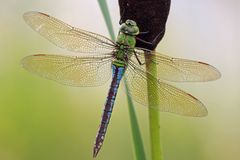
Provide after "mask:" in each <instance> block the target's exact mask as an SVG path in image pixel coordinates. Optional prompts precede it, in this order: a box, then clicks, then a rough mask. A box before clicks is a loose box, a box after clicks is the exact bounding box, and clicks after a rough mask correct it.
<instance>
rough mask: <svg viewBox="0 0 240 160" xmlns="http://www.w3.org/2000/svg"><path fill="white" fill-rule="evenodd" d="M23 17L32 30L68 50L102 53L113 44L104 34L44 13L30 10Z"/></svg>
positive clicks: (109, 50)
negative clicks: (69, 23)
mask: <svg viewBox="0 0 240 160" xmlns="http://www.w3.org/2000/svg"><path fill="white" fill-rule="evenodd" d="M23 18H24V20H25V21H26V23H27V24H28V25H29V26H30V27H31V28H32V29H33V30H35V31H36V32H38V33H39V34H41V35H42V36H43V37H45V38H46V39H48V40H49V41H50V42H52V43H53V44H55V45H57V46H59V47H61V48H64V49H67V50H69V51H74V52H80V53H97V54H104V53H109V52H112V50H113V49H114V46H115V44H114V42H113V41H111V40H110V39H108V38H106V37H104V36H101V35H98V34H95V33H92V32H88V31H84V30H81V29H78V28H74V27H72V26H70V25H68V24H66V23H64V22H62V21H60V20H58V19H56V18H54V17H51V16H49V15H47V14H44V13H40V12H33V11H31V12H27V13H25V14H24V15H23Z"/></svg>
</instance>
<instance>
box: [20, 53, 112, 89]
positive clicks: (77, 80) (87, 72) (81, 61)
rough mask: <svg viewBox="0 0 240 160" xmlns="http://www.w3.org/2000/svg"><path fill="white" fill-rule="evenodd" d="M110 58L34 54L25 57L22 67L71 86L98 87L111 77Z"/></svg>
mask: <svg viewBox="0 0 240 160" xmlns="http://www.w3.org/2000/svg"><path fill="white" fill-rule="evenodd" d="M111 62H112V57H110V56H99V57H96V56H95V57H94V56H92V57H78V56H62V55H46V54H36V55H31V56H27V57H25V58H24V59H23V60H22V61H21V63H22V66H23V67H24V68H25V69H26V70H28V71H30V72H32V73H35V74H38V75H40V76H42V77H45V78H48V79H51V80H54V81H57V82H59V83H61V84H65V85H71V86H98V85H102V84H104V83H105V82H106V81H107V80H108V79H109V78H110V75H111Z"/></svg>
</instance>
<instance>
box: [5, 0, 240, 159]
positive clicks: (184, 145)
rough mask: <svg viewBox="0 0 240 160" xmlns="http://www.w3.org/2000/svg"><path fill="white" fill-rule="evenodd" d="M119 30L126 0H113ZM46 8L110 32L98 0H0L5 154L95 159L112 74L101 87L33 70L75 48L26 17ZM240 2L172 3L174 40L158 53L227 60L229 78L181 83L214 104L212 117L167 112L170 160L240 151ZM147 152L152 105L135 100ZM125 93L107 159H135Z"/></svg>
mask: <svg viewBox="0 0 240 160" xmlns="http://www.w3.org/2000/svg"><path fill="white" fill-rule="evenodd" d="M107 2H108V5H109V10H110V13H111V17H112V22H113V25H114V29H115V33H117V31H118V27H119V24H118V22H119V9H118V1H117V0H108V1H107ZM31 10H33V11H41V12H45V13H47V14H50V15H52V16H55V17H57V18H59V19H61V20H63V21H65V22H67V23H69V24H72V25H74V26H77V27H79V28H82V29H85V30H89V31H92V32H96V33H100V34H102V35H105V36H107V37H109V35H108V32H107V28H106V25H105V22H104V19H103V16H102V13H101V11H100V8H99V5H98V3H97V1H95V0H94V1H90V0H68V1H63V0H61V1H57V0H51V1H49V0H41V1H40V0H39V1H36V0H34V1H30V0H29V1H27V0H25V1H24V0H21V1H20V0H8V1H3V0H1V2H0V160H89V159H92V147H93V143H94V139H95V135H96V133H97V129H98V125H99V123H100V118H101V114H102V106H103V104H104V102H105V98H106V95H107V92H108V87H109V82H108V83H106V85H104V86H101V87H95V88H84V87H83V88H74V87H69V86H63V85H60V84H58V83H55V82H53V81H49V80H46V79H43V78H40V77H38V76H35V75H32V74H30V73H28V72H27V71H25V70H23V69H22V68H21V66H20V60H21V59H22V58H23V57H24V56H27V55H29V54H34V53H61V54H64V53H67V52H66V51H65V50H61V49H59V48H57V47H55V46H54V45H52V44H51V43H50V42H48V41H47V40H45V39H44V38H42V37H41V36H40V35H38V34H37V33H35V32H34V31H32V30H31V29H30V27H28V26H27V25H26V24H25V22H24V21H23V19H22V14H23V13H24V12H26V11H31ZM239 15H240V3H239V1H238V0H211V1H209V0H201V1H199V0H181V1H175V0H173V1H172V6H171V11H170V16H169V19H168V23H167V31H166V35H165V38H164V39H163V40H162V42H161V43H160V44H159V46H158V48H157V51H159V52H161V53H164V54H167V55H169V56H174V57H181V58H187V59H194V60H201V61H203V62H207V63H210V64H212V65H214V66H215V67H217V68H218V69H219V70H220V71H221V73H222V77H221V79H220V80H217V81H213V82H205V83H184V84H183V83H182V84H174V85H176V86H178V87H180V88H182V89H184V90H186V91H188V92H189V93H191V94H193V95H194V96H196V97H198V98H199V99H200V100H201V101H202V102H203V103H204V104H205V105H206V106H207V108H208V111H209V115H208V116H207V117H204V118H189V117H182V116H177V115H174V114H169V113H161V120H160V121H161V138H162V150H163V154H164V160H237V159H240V153H239V149H240V63H239V59H240V44H239V42H240V38H239V37H240V34H239V33H240V32H239V28H240V25H239V24H240V23H239V20H240V18H239ZM135 105H136V112H137V116H138V119H139V123H140V128H141V133H142V136H143V139H144V146H145V149H146V153H147V158H148V159H150V149H149V147H150V145H149V132H148V127H149V126H148V110H147V107H143V106H141V105H140V104H137V103H135ZM131 136H132V135H131V130H130V123H129V116H128V108H127V103H126V97H125V93H124V92H123V91H122V89H121V88H120V90H119V93H118V96H117V100H116V105H115V108H114V112H113V115H112V119H111V123H110V126H109V128H108V132H107V136H106V139H105V143H104V145H103V148H102V150H101V151H100V154H99V156H98V158H97V159H99V160H113V159H114V160H133V159H134V150H133V143H132V137H131Z"/></svg>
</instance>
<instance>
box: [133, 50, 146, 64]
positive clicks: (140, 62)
mask: <svg viewBox="0 0 240 160" xmlns="http://www.w3.org/2000/svg"><path fill="white" fill-rule="evenodd" d="M134 55H135V57H136V59H137V61H138V63H139V65H144V64H145V62H144V63H142V62H141V61H140V59H139V58H138V56H137V54H136V52H134Z"/></svg>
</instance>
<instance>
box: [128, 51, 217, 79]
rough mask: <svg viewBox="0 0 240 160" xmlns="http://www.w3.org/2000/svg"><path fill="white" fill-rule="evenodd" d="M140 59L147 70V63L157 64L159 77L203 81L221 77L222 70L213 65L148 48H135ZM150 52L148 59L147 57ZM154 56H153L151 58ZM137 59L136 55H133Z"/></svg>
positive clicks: (142, 66) (134, 59)
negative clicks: (174, 56)
mask: <svg viewBox="0 0 240 160" xmlns="http://www.w3.org/2000/svg"><path fill="white" fill-rule="evenodd" d="M135 52H136V55H137V57H138V59H139V60H140V61H141V63H143V65H141V68H142V70H144V71H146V64H149V63H155V64H157V72H158V74H157V79H164V80H168V81H173V82H203V81H211V80H216V79H218V78H220V77H221V74H220V72H219V71H218V70H217V69H216V68H215V67H213V66H211V65H209V64H207V63H204V62H200V61H193V60H187V59H180V58H172V57H169V56H166V55H163V54H160V53H157V52H153V51H150V50H146V49H141V48H137V49H135ZM146 54H148V56H147V59H145V56H146ZM149 57H153V58H149ZM131 58H132V61H135V62H137V61H136V56H132V57H131Z"/></svg>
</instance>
